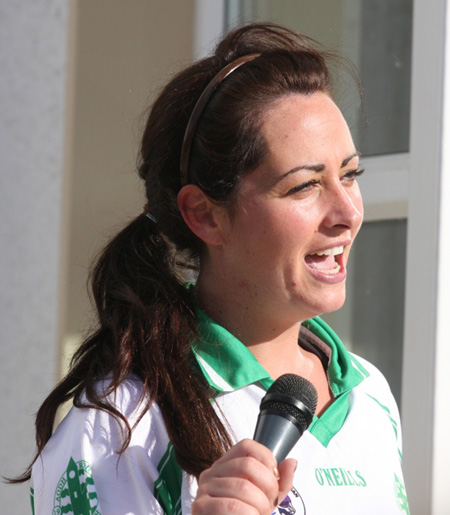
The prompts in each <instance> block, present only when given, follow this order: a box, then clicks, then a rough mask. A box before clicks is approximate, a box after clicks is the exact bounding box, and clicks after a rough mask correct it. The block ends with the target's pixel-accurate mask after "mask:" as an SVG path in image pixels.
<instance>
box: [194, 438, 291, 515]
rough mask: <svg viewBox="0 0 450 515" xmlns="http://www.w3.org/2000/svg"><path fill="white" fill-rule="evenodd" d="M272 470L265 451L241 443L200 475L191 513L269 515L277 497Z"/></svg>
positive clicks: (250, 443) (272, 461)
mask: <svg viewBox="0 0 450 515" xmlns="http://www.w3.org/2000/svg"><path fill="white" fill-rule="evenodd" d="M275 469H276V461H275V458H274V457H273V454H272V453H271V452H270V451H269V450H268V449H267V448H266V447H264V446H263V445H261V444H259V443H257V442H255V441H253V440H243V441H242V442H240V443H239V444H237V445H235V446H234V447H233V448H232V449H230V451H228V452H227V453H226V454H225V455H224V456H222V458H220V459H219V460H218V461H217V462H215V463H214V464H213V466H212V467H211V468H210V469H208V470H206V471H204V472H203V473H202V474H201V475H200V478H199V488H198V492H197V498H196V500H195V501H194V504H193V505H192V510H193V513H194V514H195V515H201V514H203V513H214V514H217V515H220V514H222V513H223V514H225V513H228V514H229V513H242V514H245V515H247V514H248V515H253V514H255V515H267V514H271V513H272V512H273V509H274V506H276V503H277V502H278V497H279V484H278V479H277V477H276V476H275V472H274V471H275ZM286 470H290V469H289V467H287V469H286ZM288 473H289V472H288ZM281 479H282V478H280V480H281ZM284 482H285V483H287V482H288V480H284ZM283 484H284V483H283Z"/></svg>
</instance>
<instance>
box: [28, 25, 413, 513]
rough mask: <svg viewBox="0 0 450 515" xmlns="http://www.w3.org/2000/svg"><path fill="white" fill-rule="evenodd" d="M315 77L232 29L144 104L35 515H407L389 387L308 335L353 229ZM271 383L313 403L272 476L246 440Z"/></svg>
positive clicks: (342, 158)
mask: <svg viewBox="0 0 450 515" xmlns="http://www.w3.org/2000/svg"><path fill="white" fill-rule="evenodd" d="M328 58H329V56H327V55H326V54H325V53H324V52H322V51H319V50H318V49H317V48H316V47H315V46H313V45H312V43H311V42H310V41H309V40H307V39H306V38H304V37H302V36H299V35H297V34H295V33H293V32H291V31H289V30H287V29H283V28H281V27H277V26H274V25H250V26H246V27H243V28H240V29H237V30H235V31H234V32H232V33H230V34H229V35H228V36H227V37H225V39H224V40H223V41H222V42H221V43H220V44H219V45H218V47H217V49H216V51H215V53H214V55H213V56H211V57H209V58H207V59H204V60H202V61H199V62H197V63H195V64H194V65H192V66H191V67H189V68H188V69H186V70H185V71H183V72H181V73H180V74H179V75H178V76H177V77H175V78H174V79H173V80H172V81H171V82H170V83H169V84H168V85H167V87H166V88H165V89H164V90H163V91H162V93H161V95H160V96H159V98H158V99H157V100H156V102H155V104H154V106H153V108H152V110H151V112H150V115H149V119H148V123H147V126H146V129H145V132H144V136H143V142H142V148H141V158H142V163H141V165H140V170H139V173H140V176H141V178H142V179H143V180H144V181H145V188H146V196H147V203H146V206H145V208H144V212H143V213H142V214H141V215H139V216H138V217H137V218H136V219H135V220H133V221H132V222H131V224H130V225H129V226H128V227H126V228H125V229H124V230H123V231H122V232H121V233H120V234H118V235H117V236H116V237H115V238H114V239H113V240H112V242H111V243H110V244H109V245H108V247H107V248H106V249H105V250H104V252H103V254H102V255H101V257H100V259H99V261H98V263H97V266H96V268H95V270H94V273H93V291H94V297H95V301H96V306H97V310H98V317H99V328H98V330H97V331H96V332H95V334H93V335H91V336H90V337H89V338H88V339H87V340H86V342H85V343H84V344H83V346H82V347H81V348H80V350H79V351H78V352H77V354H76V356H75V358H74V361H73V365H72V368H71V371H70V373H69V374H68V376H67V377H66V378H65V379H64V380H63V381H62V382H61V383H60V385H58V386H57V387H56V388H55V390H54V391H53V392H52V393H51V394H50V396H49V397H48V398H47V399H46V401H45V402H44V404H43V405H42V407H41V409H40V410H39V413H38V416H37V446H38V455H37V458H36V460H35V461H34V465H33V469H32V474H31V476H32V502H33V503H34V509H35V514H36V515H38V514H39V515H40V514H43V513H66V512H71V511H72V512H73V513H83V514H84V513H102V514H103V515H105V514H108V515H110V514H113V515H114V514H123V513H134V514H143V513H190V512H191V511H192V513H194V514H203V513H208V514H212V513H214V514H222V513H242V514H270V513H306V512H307V513H309V514H311V513H333V514H338V513H345V514H349V513H355V514H361V513H364V514H369V513H377V514H380V513H383V514H394V513H405V512H408V507H407V501H406V496H405V493H404V487H403V480H402V472H401V465H400V454H399V453H400V449H401V437H400V429H399V418H398V412H397V408H396V405H395V402H394V400H393V398H392V395H391V393H390V390H389V387H388V386H387V384H386V382H385V380H384V378H383V377H382V376H381V374H380V373H379V372H378V371H377V370H376V369H375V368H374V367H373V366H372V365H370V364H368V363H367V362H365V361H364V360H362V359H361V358H357V357H355V356H353V355H350V354H349V353H348V352H347V351H346V350H345V349H344V348H343V346H342V343H341V342H340V340H339V339H338V337H337V336H336V335H335V334H334V333H333V331H332V330H331V329H330V328H329V327H328V326H327V325H326V324H325V323H324V322H323V321H321V320H320V319H319V318H317V316H318V315H320V314H321V313H324V312H330V311H334V310H336V309H338V308H339V307H340V306H341V305H342V303H343V302H344V298H345V278H346V264H347V259H348V255H349V252H350V248H351V245H352V243H353V240H354V238H355V236H356V234H357V232H358V230H359V228H360V226H361V222H362V216H363V215H362V212H363V209H362V201H361V196H360V192H359V188H358V185H357V182H356V178H357V176H358V175H360V173H362V170H360V169H359V156H358V152H357V150H356V149H355V147H354V144H353V141H352V138H351V135H350V132H349V130H348V127H347V125H346V123H345V121H344V119H343V117H342V115H341V113H340V111H339V109H338V108H337V106H336V104H335V103H334V102H333V100H332V96H331V93H332V92H331V89H332V87H331V82H330V77H329V71H328V68H327V64H326V60H327V59H328ZM182 255H183V256H184V261H185V262H186V263H193V262H194V263H196V264H197V265H198V270H199V273H198V278H197V281H196V284H195V285H193V284H185V281H184V280H183V279H182V272H183V266H181V265H180V261H183V259H182V258H181V257H180V256H182ZM184 268H185V267H184ZM285 373H294V374H297V375H300V376H302V377H304V378H306V379H308V380H309V381H311V382H312V384H313V385H314V386H315V388H316V390H317V392H318V404H317V410H316V415H315V417H314V420H313V423H312V425H311V426H310V429H309V430H308V432H306V433H305V434H304V435H303V436H302V438H301V439H300V441H299V443H298V444H297V445H296V446H295V447H294V449H293V451H292V453H291V455H292V457H293V458H294V459H292V458H291V459H287V460H285V461H283V462H282V463H280V464H279V466H278V467H277V463H276V461H275V458H274V456H273V455H272V453H271V452H270V451H269V450H268V449H267V448H265V447H264V446H263V445H261V444H259V443H257V442H255V441H252V440H251V438H252V435H253V431H254V428H255V423H256V418H257V414H258V409H259V403H260V401H261V398H262V397H263V396H264V394H265V392H266V390H267V388H268V387H269V386H270V385H271V384H272V383H273V380H274V379H276V378H278V377H279V376H280V375H282V374H285ZM68 399H73V403H74V408H73V409H72V410H71V412H70V413H69V415H68V416H67V417H66V418H65V419H64V421H63V422H62V423H61V424H60V426H59V427H58V428H57V429H56V431H55V433H54V434H53V436H52V427H53V423H54V420H55V414H56V411H57V409H58V407H59V406H60V405H61V404H62V403H63V402H65V401H67V400H68ZM296 460H297V461H298V466H297V468H296ZM29 477H30V471H29V472H28V473H26V474H25V475H24V476H23V478H22V480H24V479H27V478H29ZM52 510H53V511H52Z"/></svg>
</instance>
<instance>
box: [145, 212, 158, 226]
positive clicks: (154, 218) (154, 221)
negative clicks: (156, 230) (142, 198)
mask: <svg viewBox="0 0 450 515" xmlns="http://www.w3.org/2000/svg"><path fill="white" fill-rule="evenodd" d="M145 216H146V217H147V218H148V219H149V220H151V221H152V222H153V223H155V224H157V223H158V219H157V218H156V216H153V215H152V214H151V213H145Z"/></svg>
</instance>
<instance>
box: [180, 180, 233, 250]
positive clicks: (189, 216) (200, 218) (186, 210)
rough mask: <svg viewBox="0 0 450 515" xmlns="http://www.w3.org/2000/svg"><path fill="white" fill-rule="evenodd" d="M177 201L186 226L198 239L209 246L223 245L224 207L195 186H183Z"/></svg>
mask: <svg viewBox="0 0 450 515" xmlns="http://www.w3.org/2000/svg"><path fill="white" fill-rule="evenodd" d="M177 201H178V208H179V210H180V212H181V214H182V216H183V218H184V221H185V222H186V225H187V226H188V227H189V229H190V230H191V231H192V232H193V233H194V234H195V235H196V236H197V237H198V238H200V239H201V240H202V241H204V242H205V243H206V244H208V245H221V244H222V243H223V223H224V215H225V213H224V211H225V207H224V206H221V205H220V204H217V203H216V202H213V201H212V200H211V199H210V198H209V197H208V195H206V193H205V192H204V191H202V190H201V189H200V188H199V187H198V186H195V185H194V184H187V185H186V186H183V188H181V190H180V191H179V193H178V197H177Z"/></svg>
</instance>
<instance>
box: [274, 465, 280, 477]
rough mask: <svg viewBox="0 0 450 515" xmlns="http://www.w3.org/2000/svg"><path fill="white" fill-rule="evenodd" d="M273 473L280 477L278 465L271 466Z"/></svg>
mask: <svg viewBox="0 0 450 515" xmlns="http://www.w3.org/2000/svg"><path fill="white" fill-rule="evenodd" d="M273 474H274V476H275V477H276V478H277V479H280V471H279V470H278V467H274V468H273Z"/></svg>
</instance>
